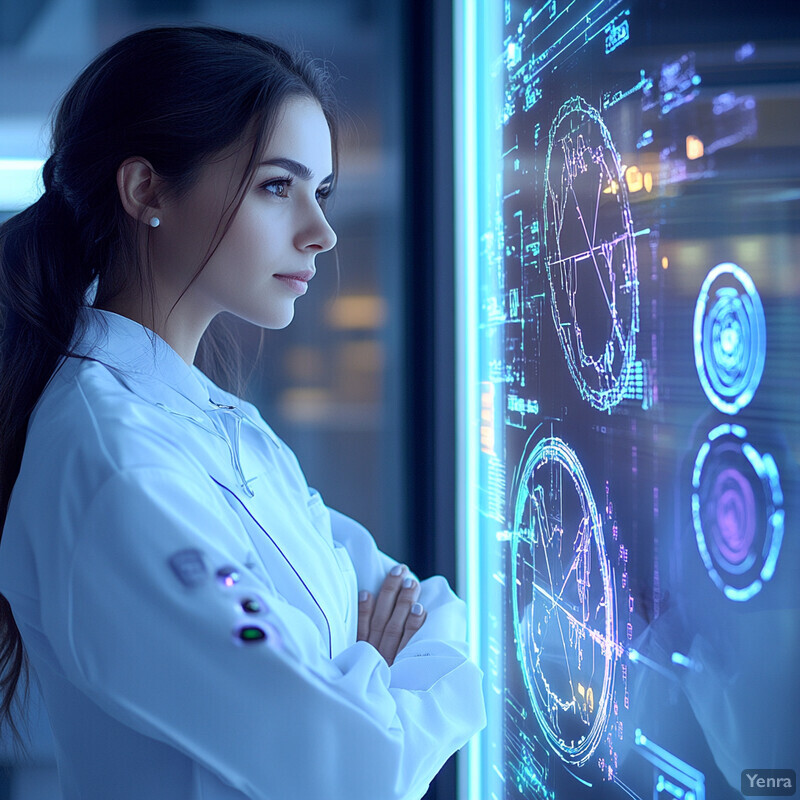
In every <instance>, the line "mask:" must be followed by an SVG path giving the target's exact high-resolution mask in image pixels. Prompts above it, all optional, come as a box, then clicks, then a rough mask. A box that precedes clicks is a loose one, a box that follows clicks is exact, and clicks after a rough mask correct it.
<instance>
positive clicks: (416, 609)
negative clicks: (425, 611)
mask: <svg viewBox="0 0 800 800" xmlns="http://www.w3.org/2000/svg"><path fill="white" fill-rule="evenodd" d="M411 613H412V614H413V615H414V616H415V617H418V616H420V615H421V614H422V603H414V605H413V606H411Z"/></svg>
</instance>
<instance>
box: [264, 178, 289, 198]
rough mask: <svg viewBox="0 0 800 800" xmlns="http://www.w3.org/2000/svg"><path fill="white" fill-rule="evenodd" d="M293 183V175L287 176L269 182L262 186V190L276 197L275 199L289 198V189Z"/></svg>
mask: <svg viewBox="0 0 800 800" xmlns="http://www.w3.org/2000/svg"><path fill="white" fill-rule="evenodd" d="M292 183H294V178H292V177H291V175H286V176H284V177H281V178H273V179H272V180H270V181H267V182H266V183H264V184H262V185H261V188H262V189H263V190H264V191H265V192H267V193H268V194H272V195H275V197H288V196H289V187H290V186H291V185H292Z"/></svg>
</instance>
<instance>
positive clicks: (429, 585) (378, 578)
mask: <svg viewBox="0 0 800 800" xmlns="http://www.w3.org/2000/svg"><path fill="white" fill-rule="evenodd" d="M330 515H331V531H332V534H333V538H334V540H335V541H337V542H339V543H340V544H342V545H343V546H344V547H345V548H346V549H347V552H348V554H349V555H350V559H351V561H352V562H353V566H354V567H355V571H356V576H357V578H358V588H359V590H360V589H366V590H367V591H369V592H372V594H373V595H376V594H377V592H378V591H380V588H381V585H382V584H383V581H384V580H385V579H386V576H387V574H388V573H389V570H391V568H392V567H393V566H394V565H395V564H397V563H398V562H397V561H395V560H394V559H393V558H391V557H390V556H388V555H386V554H385V553H383V552H381V551H380V550H379V549H378V546H377V545H376V543H375V540H374V539H373V537H372V535H371V534H370V533H369V531H367V530H366V528H364V527H363V526H362V525H360V524H359V523H358V522H356V521H355V520H353V519H351V518H350V517H347V516H345V515H344V514H341V513H339V512H338V511H335V510H333V509H330ZM419 602H420V603H422V605H423V606H424V608H425V610H426V612H427V617H426V619H425V623H424V624H423V626H422V628H420V630H418V631H417V632H416V633H415V634H414V635H413V636H412V637H411V639H410V640H409V642H408V644H407V645H406V646H405V648H403V650H401V651H400V652H399V653H398V654H397V657H396V658H395V661H394V664H393V665H392V686H396V687H402V688H405V689H424V688H425V687H426V686H427V685H429V684H430V682H431V681H434V680H437V679H438V678H439V677H441V676H443V675H446V674H447V672H448V670H449V669H450V668H451V667H452V664H454V663H456V662H457V661H466V660H467V659H468V650H469V648H468V644H467V641H466V606H465V604H464V601H463V600H461V599H460V598H459V597H458V596H457V595H456V594H455V593H454V592H453V591H452V589H451V588H450V586H449V584H448V583H447V580H446V579H445V578H444V577H442V576H441V575H434V576H433V577H430V578H426V579H425V580H422V581H420V596H419ZM464 700H465V701H466V702H474V703H475V704H476V705H480V706H481V707H483V697H482V695H480V694H476V695H474V696H472V697H465V698H464Z"/></svg>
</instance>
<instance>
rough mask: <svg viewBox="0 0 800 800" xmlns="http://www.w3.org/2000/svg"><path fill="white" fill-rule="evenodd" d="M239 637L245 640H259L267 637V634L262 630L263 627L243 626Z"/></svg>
mask: <svg viewBox="0 0 800 800" xmlns="http://www.w3.org/2000/svg"><path fill="white" fill-rule="evenodd" d="M239 638H240V639H241V640H242V641H243V642H257V641H260V640H261V639H266V638H267V634H266V633H264V631H262V630H261V628H256V627H255V626H252V627H249V628H242V629H241V630H240V631H239Z"/></svg>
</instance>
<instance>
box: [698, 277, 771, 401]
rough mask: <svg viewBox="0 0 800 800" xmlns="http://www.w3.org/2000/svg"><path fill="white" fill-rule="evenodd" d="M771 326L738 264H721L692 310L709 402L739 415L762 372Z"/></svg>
mask: <svg viewBox="0 0 800 800" xmlns="http://www.w3.org/2000/svg"><path fill="white" fill-rule="evenodd" d="M766 350H767V325H766V321H765V319H764V309H763V306H762V305H761V298H760V297H759V295H758V291H757V290H756V287H755V284H754V283H753V279H752V278H751V277H750V276H749V275H748V274H747V272H745V270H743V269H742V268H741V267H740V266H738V265H736V264H730V263H725V264H718V265H717V266H716V267H714V269H712V270H711V272H709V273H708V275H707V276H706V279H705V280H704V281H703V285H702V287H701V288H700V296H699V297H698V298H697V304H696V306H695V311H694V363H695V366H696V367H697V375H698V377H699V378H700V383H701V385H702V387H703V391H704V392H705V393H706V397H708V399H709V400H710V401H711V402H712V403H713V404H714V406H716V407H717V408H718V409H719V410H720V411H722V412H724V413H725V414H736V413H737V412H738V411H739V410H740V409H742V408H744V407H745V406H746V405H747V404H748V403H749V402H750V401H751V400H752V399H753V395H754V394H755V391H756V389H757V388H758V384H759V382H760V381H761V375H762V374H763V372H764V359H765V354H766Z"/></svg>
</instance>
